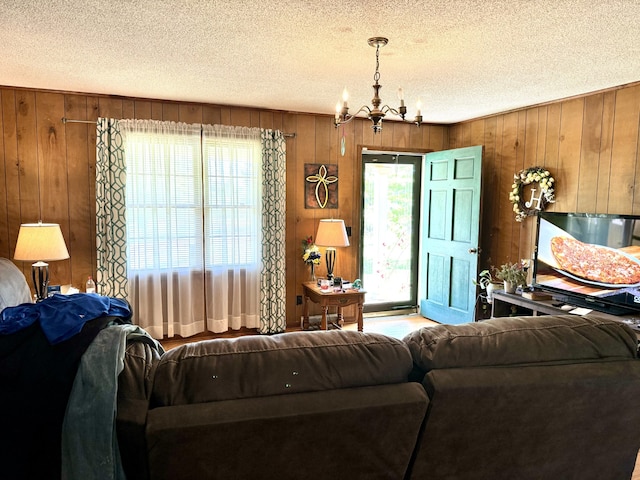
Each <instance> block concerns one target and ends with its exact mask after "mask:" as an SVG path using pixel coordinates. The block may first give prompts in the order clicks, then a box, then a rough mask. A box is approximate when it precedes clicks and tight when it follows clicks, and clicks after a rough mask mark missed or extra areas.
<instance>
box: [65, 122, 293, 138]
mask: <svg viewBox="0 0 640 480" xmlns="http://www.w3.org/2000/svg"><path fill="white" fill-rule="evenodd" d="M62 123H93V124H94V125H95V124H96V123H98V122H96V121H95V120H71V119H69V118H66V117H62ZM282 135H283V136H285V137H287V138H296V134H295V133H283V134H282Z"/></svg>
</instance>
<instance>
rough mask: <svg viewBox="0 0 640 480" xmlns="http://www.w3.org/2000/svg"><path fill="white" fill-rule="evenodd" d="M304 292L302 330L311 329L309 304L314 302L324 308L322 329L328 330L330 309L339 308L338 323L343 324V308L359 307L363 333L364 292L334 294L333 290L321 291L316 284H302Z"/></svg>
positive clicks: (360, 324) (360, 327)
mask: <svg viewBox="0 0 640 480" xmlns="http://www.w3.org/2000/svg"><path fill="white" fill-rule="evenodd" d="M302 291H303V303H304V305H303V317H302V329H303V330H308V329H309V302H310V301H311V302H314V303H317V304H319V305H320V306H321V307H322V320H321V323H320V328H321V329H322V330H326V329H327V312H328V311H329V307H331V306H335V307H338V323H340V324H341V323H342V320H343V317H342V308H343V307H346V306H347V305H358V331H359V332H361V331H362V307H363V306H364V294H365V293H366V292H365V291H364V290H347V291H345V292H334V291H333V290H331V289H329V290H321V289H320V287H319V286H318V285H317V284H316V283H314V282H305V283H303V284H302Z"/></svg>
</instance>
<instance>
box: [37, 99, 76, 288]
mask: <svg viewBox="0 0 640 480" xmlns="http://www.w3.org/2000/svg"><path fill="white" fill-rule="evenodd" d="M35 113H36V128H37V138H38V170H39V173H38V176H39V191H40V208H41V219H42V220H43V221H44V222H53V223H58V224H60V228H61V229H62V233H63V236H64V238H65V242H68V241H69V231H70V230H69V228H70V221H69V201H85V199H86V197H80V196H78V197H76V196H75V188H74V187H75V185H73V186H72V185H70V184H69V183H68V166H67V151H66V150H67V148H66V141H65V135H64V130H65V129H64V124H63V123H62V118H63V117H64V116H65V110H64V96H63V95H60V94H57V93H48V92H36V109H35ZM61 192H68V194H67V195H64V194H61ZM49 275H50V281H51V284H52V285H55V284H59V285H62V284H68V283H70V282H71V264H70V261H69V260H62V261H58V262H51V263H50V264H49Z"/></svg>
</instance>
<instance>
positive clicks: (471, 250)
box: [469, 248, 480, 253]
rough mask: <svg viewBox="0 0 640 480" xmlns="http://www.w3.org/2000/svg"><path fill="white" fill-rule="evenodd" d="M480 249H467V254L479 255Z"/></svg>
mask: <svg viewBox="0 0 640 480" xmlns="http://www.w3.org/2000/svg"><path fill="white" fill-rule="evenodd" d="M479 252H480V249H479V248H470V249H469V253H479Z"/></svg>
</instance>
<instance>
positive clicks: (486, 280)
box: [473, 269, 502, 303]
mask: <svg viewBox="0 0 640 480" xmlns="http://www.w3.org/2000/svg"><path fill="white" fill-rule="evenodd" d="M473 284H474V285H478V286H479V287H480V288H481V289H483V290H486V291H487V303H491V301H492V297H493V291H494V290H496V289H498V288H500V287H501V286H502V284H500V283H498V282H497V281H496V280H494V279H493V276H492V275H491V270H489V269H487V270H482V271H481V272H480V274H479V275H478V280H477V281H476V280H474V281H473Z"/></svg>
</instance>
